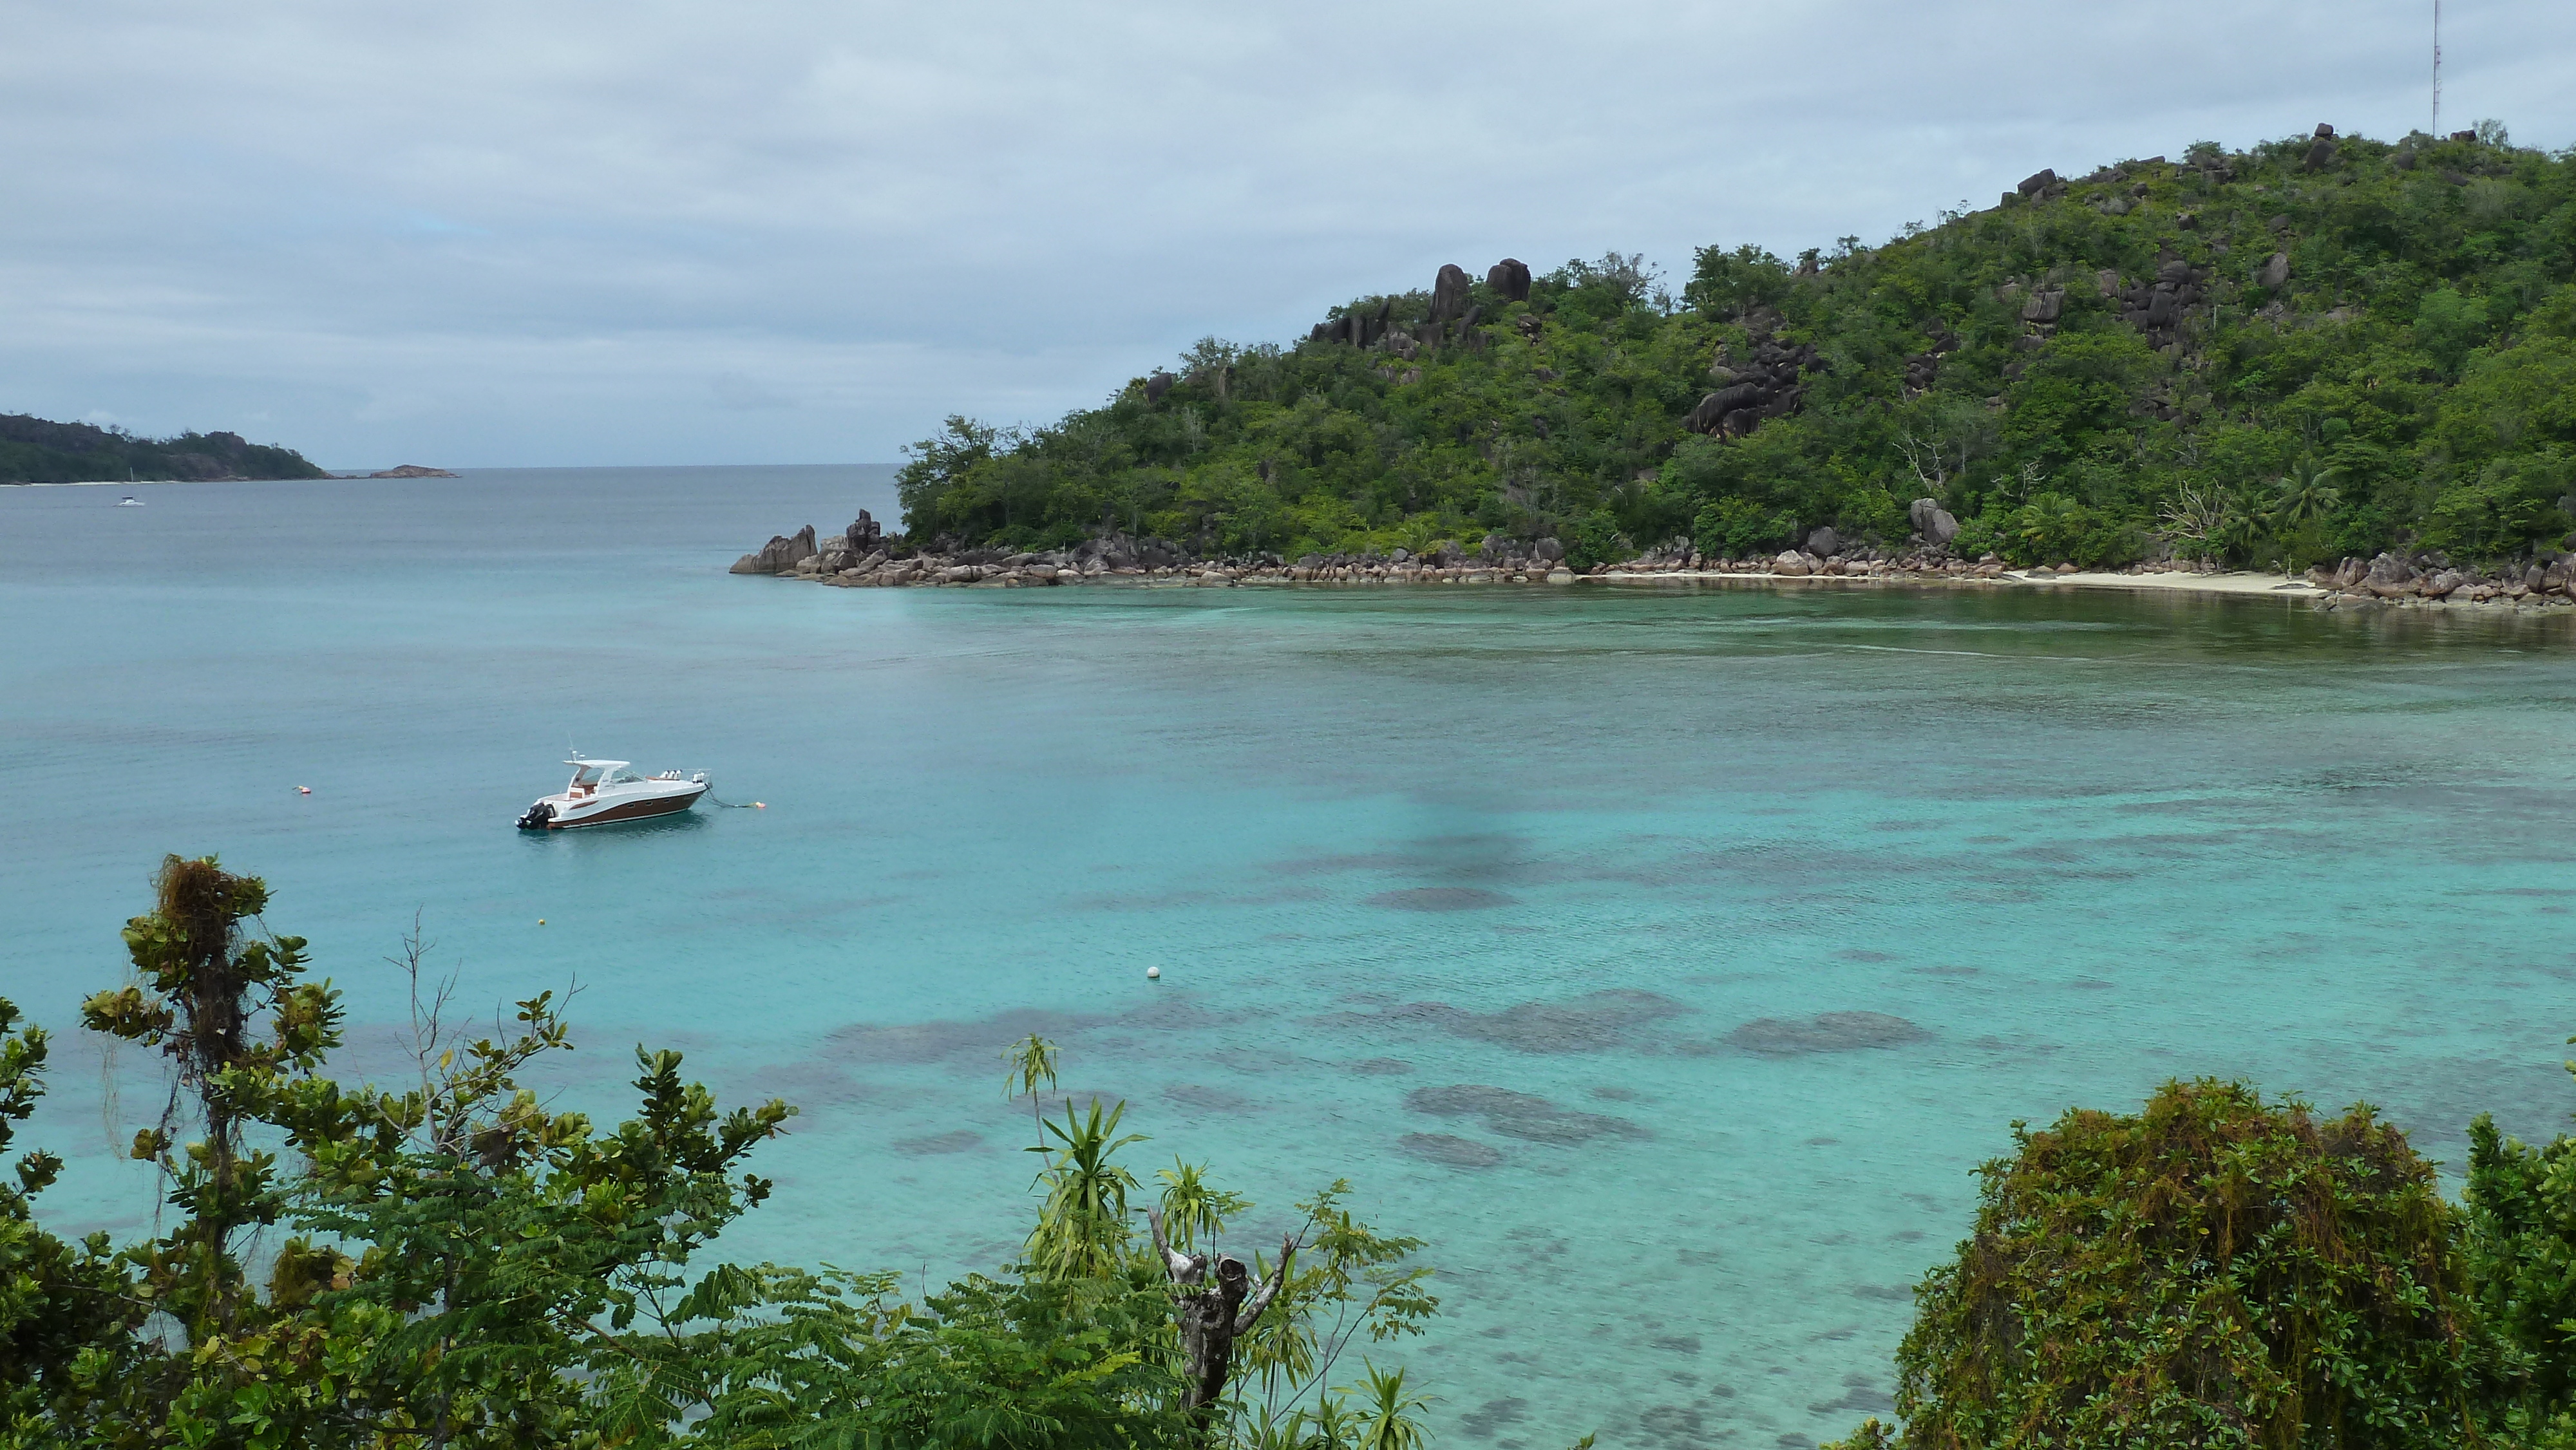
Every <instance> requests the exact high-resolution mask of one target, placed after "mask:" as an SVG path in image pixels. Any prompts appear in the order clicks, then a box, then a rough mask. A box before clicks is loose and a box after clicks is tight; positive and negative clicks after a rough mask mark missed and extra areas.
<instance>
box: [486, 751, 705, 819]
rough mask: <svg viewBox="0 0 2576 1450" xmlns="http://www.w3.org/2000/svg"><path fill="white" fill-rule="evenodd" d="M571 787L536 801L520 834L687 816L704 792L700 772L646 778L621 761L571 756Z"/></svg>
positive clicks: (524, 816)
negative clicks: (679, 815)
mask: <svg viewBox="0 0 2576 1450" xmlns="http://www.w3.org/2000/svg"><path fill="white" fill-rule="evenodd" d="M564 764H566V765H569V766H571V767H572V783H571V784H569V785H567V786H565V787H564V788H563V790H562V791H561V792H560V793H559V794H556V795H550V796H540V797H538V798H537V803H536V804H535V805H532V806H530V807H528V810H527V814H525V815H522V816H521V817H519V829H520V830H523V831H563V830H570V829H571V828H573V827H575V826H604V825H607V824H609V823H610V822H612V821H640V820H642V819H644V818H645V817H647V816H667V815H670V814H671V813H673V812H674V811H685V810H687V809H688V808H689V807H691V806H693V805H696V804H697V803H698V797H700V796H702V795H705V794H706V793H707V773H706V772H705V771H703V770H701V771H699V772H698V773H697V774H695V775H692V776H689V777H688V778H686V779H682V778H681V776H680V773H679V772H678V771H676V770H666V771H664V772H662V773H661V774H660V775H656V776H651V777H646V776H641V775H637V774H635V773H634V772H633V771H631V770H628V769H627V768H626V762H625V761H623V760H584V759H582V758H581V757H580V756H575V757H573V758H572V759H570V760H567V761H565V762H564Z"/></svg>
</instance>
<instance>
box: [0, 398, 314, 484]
mask: <svg viewBox="0 0 2576 1450" xmlns="http://www.w3.org/2000/svg"><path fill="white" fill-rule="evenodd" d="M328 477H330V475H329V474H327V473H325V472H323V471H322V470H321V469H319V468H316V467H314V466H313V464H312V463H311V462H310V461H309V460H307V459H306V458H305V456H304V455H303V454H301V453H298V452H296V451H295V450H294V449H291V448H279V447H275V446H272V445H269V444H263V443H252V442H249V441H247V440H245V439H244V438H243V437H242V436H241V435H240V434H238V433H221V432H218V433H182V434H180V435H179V436H177V437H175V438H138V437H136V436H135V435H133V434H131V433H128V432H126V431H125V430H124V429H122V428H114V427H109V428H101V427H99V426H97V425H96V424H92V423H51V422H47V421H46V420H45V419H42V418H33V417H29V416H27V415H26V414H23V413H5V414H0V483H89V482H134V483H145V482H151V481H154V480H161V479H213V478H328Z"/></svg>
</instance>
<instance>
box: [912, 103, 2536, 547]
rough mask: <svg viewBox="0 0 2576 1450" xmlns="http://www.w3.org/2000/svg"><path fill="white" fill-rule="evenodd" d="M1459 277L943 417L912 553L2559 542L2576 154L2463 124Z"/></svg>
mask: <svg viewBox="0 0 2576 1450" xmlns="http://www.w3.org/2000/svg"><path fill="white" fill-rule="evenodd" d="M1522 275H1523V276H1526V270H1525V269H1524V271H1523V273H1522ZM1459 283H1460V285H1462V286H1463V287H1464V289H1465V290H1464V293H1463V295H1455V296H1450V295H1442V294H1441V293H1440V292H1439V289H1434V290H1431V291H1405V292H1395V293H1385V294H1375V295H1371V296H1366V297H1362V298H1358V299H1355V300H1354V301H1352V302H1350V303H1348V304H1346V305H1344V306H1340V307H1336V308H1334V309H1332V312H1331V315H1330V317H1329V319H1328V320H1327V321H1326V322H1325V323H1324V324H1323V325H1321V326H1319V327H1317V328H1316V329H1315V330H1314V335H1313V336H1311V337H1309V338H1307V339H1305V340H1301V341H1298V342H1295V343H1292V344H1288V345H1274V344H1267V343H1263V344H1254V345H1249V346H1244V345H1237V344H1233V343H1227V342H1222V341H1219V340H1217V339H1214V338H1209V339H1205V340H1202V341H1201V342H1200V343H1198V344H1197V345H1196V346H1195V347H1193V348H1192V349H1191V350H1190V351H1189V352H1188V353H1187V354H1186V355H1185V356H1184V357H1182V358H1181V359H1180V361H1179V362H1178V363H1177V364H1176V365H1175V366H1174V367H1173V368H1172V369H1171V371H1170V372H1168V373H1165V372H1160V371H1159V370H1158V371H1157V372H1156V373H1155V374H1154V375H1152V376H1148V377H1140V378H1137V379H1135V380H1134V381H1132V382H1130V383H1129V384H1128V385H1127V386H1126V387H1124V388H1123V389H1121V390H1120V391H1119V392H1118V394H1117V395H1116V396H1114V397H1112V398H1110V399H1109V400H1108V401H1106V402H1105V403H1104V404H1102V405H1101V406H1099V407H1096V408H1086V409H1080V410H1077V411H1075V412H1073V413H1070V414H1068V415H1066V416H1065V417H1064V418H1062V419H1061V420H1059V421H1056V422H1053V423H1048V424H1043V425H1037V426H1020V427H1013V428H1008V429H1003V428H997V427H995V426H993V425H991V424H989V423H985V422H980V421H976V420H973V419H969V418H966V417H962V416H959V417H951V418H950V419H948V421H947V423H946V424H945V425H944V427H943V428H942V430H941V431H940V432H939V433H938V434H937V435H936V436H934V437H931V438H928V439H925V440H923V441H921V442H920V443H917V444H915V445H913V447H912V448H911V449H910V450H908V453H909V462H908V463H907V465H906V466H905V468H904V469H903V471H902V474H901V479H900V488H901V495H902V502H903V506H904V511H905V513H904V518H905V525H906V528H907V530H908V531H909V533H910V535H911V537H912V538H913V539H915V540H920V541H925V542H926V541H930V540H934V539H935V540H938V541H941V542H942V543H943V544H946V545H949V546H955V545H961V544H962V545H968V546H973V545H987V544H989V545H991V546H994V547H999V548H1022V549H1029V548H1046V547H1067V546H1071V545H1074V544H1076V543H1078V542H1079V541H1081V540H1083V539H1085V538H1087V537H1091V536H1096V535H1099V534H1101V533H1104V532H1107V531H1117V532H1122V533H1127V534H1132V535H1139V536H1158V537H1161V538H1164V539H1168V540H1171V541H1174V542H1175V543H1176V544H1178V545H1179V546H1180V547H1182V548H1184V549H1187V550H1191V551H1195V552H1198V553H1201V554H1208V555H1218V554H1222V555H1231V556H1251V555H1259V554H1271V555H1278V556H1283V557H1287V558H1295V557H1298V556H1300V555H1302V554H1305V553H1309V552H1321V553H1326V554H1330V553H1336V552H1339V553H1369V552H1376V553H1386V552H1389V551H1391V550H1393V549H1395V548H1398V547H1404V548H1409V549H1412V550H1413V551H1415V552H1423V551H1425V550H1427V549H1428V548H1430V547H1431V546H1432V545H1434V544H1435V543H1437V542H1439V541H1443V540H1463V541H1465V547H1466V548H1467V549H1468V550H1470V551H1472V550H1474V549H1475V548H1476V547H1477V546H1478V541H1479V540H1480V538H1483V537H1486V536H1496V535H1499V536H1500V537H1501V538H1502V539H1504V540H1510V541H1527V540H1535V539H1537V538H1540V537H1555V538H1557V539H1559V540H1560V541H1562V542H1563V544H1564V545H1565V547H1566V549H1567V552H1568V556H1569V557H1570V558H1571V559H1572V560H1573V562H1574V563H1575V564H1576V565H1577V567H1582V566H1584V565H1587V564H1589V563H1592V562H1597V561H1599V560H1601V559H1605V558H1609V557H1613V556H1616V555H1619V554H1621V553H1622V552H1624V551H1631V550H1636V549H1640V548H1643V547H1647V546H1651V545H1661V544H1666V543H1669V542H1671V541H1673V540H1675V539H1683V540H1687V541H1688V542H1690V543H1692V544H1694V545H1695V546H1696V547H1697V548H1698V549H1699V550H1700V551H1701V552H1703V553H1707V554H1712V555H1724V556H1730V557H1743V556H1746V555H1750V554H1757V553H1767V552H1770V551H1775V550H1778V549H1780V548H1783V547H1786V546H1789V545H1792V544H1795V543H1798V542H1801V541H1803V540H1805V539H1806V538H1807V536H1808V535H1809V533H1810V532H1812V531H1813V530H1814V529H1816V528H1818V527H1819V526H1824V525H1831V526H1833V527H1834V528H1835V529H1836V530H1837V531H1838V532H1839V533H1840V534H1841V535H1842V536H1843V537H1845V538H1853V539H1860V540H1863V541H1874V542H1876V543H1879V544H1881V545H1884V546H1887V547H1890V548H1902V547H1904V546H1905V545H1906V544H1907V541H1908V539H1909V537H1910V536H1911V535H1912V534H1913V532H1914V527H1915V526H1914V523H1913V521H1912V520H1911V519H1909V509H1908V506H1909V504H1910V503H1911V502H1912V501H1913V500H1915V499H1917V498H1930V499H1933V500H1935V501H1936V502H1937V503H1938V504H1939V505H1940V506H1941V507H1942V508H1944V509H1946V510H1947V511H1949V512H1950V513H1951V514H1952V515H1953V516H1954V517H1955V519H1956V520H1958V521H1959V522H1960V523H1961V524H1962V526H1963V527H1962V529H1961V532H1960V534H1959V536H1958V538H1957V539H1955V540H1953V541H1951V543H1950V547H1951V548H1952V549H1953V550H1955V551H1958V552H1961V553H1965V554H1967V555H1969V556H1971V557H1973V556H1977V555H1980V554H1983V553H1986V552H1993V553H1995V554H1997V555H1999V556H2001V557H2002V558H2005V559H2007V560H2010V561H2012V562H2016V563H2027V562H2046V561H2058V560H2071V561H2074V562H2079V563H2085V564H2120V563H2124V562H2127V561H2130V560H2135V559H2139V558H2142V557H2147V556H2182V557H2190V558H2207V559H2218V560H2225V561H2229V562H2233V563H2265V564H2268V563H2276V562H2277V563H2280V564H2283V565H2287V566H2290V567H2303V566H2305V565H2307V564H2309V563H2311V562H2314V561H2318V560H2324V559H2331V558H2336V557H2342V556H2367V555H2370V554H2373V553H2375V552H2378V551H2381V550H2414V551H2421V552H2442V553H2444V554H2445V555H2446V556H2457V557H2458V558H2460V559H2462V560H2464V561H2466V560H2501V559H2508V558H2522V557H2528V556H2530V555H2532V554H2534V553H2536V552H2537V553H2547V552H2554V551H2556V550H2558V549H2560V548H2562V547H2564V546H2565V545H2566V543H2567V535H2568V533H2569V531H2570V530H2571V529H2576V518H2571V514H2572V513H2576V496H2571V495H2576V157H2571V156H2570V155H2569V154H2565V153H2558V154H2549V153H2543V152H2540V151H2536V150H2532V149H2529V148H2521V147H2516V146H2514V145H2512V144H2511V143H2510V141H2509V138H2508V136H2507V134H2506V132H2505V129H2504V128H2503V127H2502V126H2501V125H2498V124H2495V123H2492V122H2489V123H2481V124H2480V126H2479V127H2478V128H2477V129H2476V130H2475V131H2474V132H2462V133H2458V134H2456V135H2453V136H2449V137H2440V138H2437V137H2432V136H2427V135H2422V134H2415V135H2410V136H2407V137H2404V138H2402V139H2400V140H2398V141H2395V142H2384V141H2377V140H2370V139H2366V138H2360V137H2344V138H2330V137H2323V136H2318V137H2306V136H2302V137H2294V138H2287V139H2283V140H2279V141H2273V142H2267V143H2264V144H2260V145H2256V146H2253V147H2251V148H2248V149H2245V150H2239V151H2230V150H2228V149H2226V148H2224V147H2222V146H2220V145H2217V144H2215V143H2210V142H2201V143H2196V144H2194V145H2192V146H2191V147H2189V148H2188V149H2187V150H2186V151H2185V152H2184V153H2183V154H2182V155H2181V156H2180V157H2179V158H2178V159H2169V158H2166V157H2151V158H2147V159H2143V160H2128V161H2122V162H2118V163H2116V164H2112V165H2107V166H2103V167H2101V168H2099V169H2097V170H2095V171H2093V172H2091V173H2089V174H2087V175H2085V176H2083V177H2081V178H2077V179H2068V180H2059V179H2058V178H2057V177H2056V176H2055V175H2054V173H2047V172H2044V173H2042V174H2041V175H2039V176H2035V177H2033V178H2031V179H2030V181H2029V182H2027V183H2025V185H2024V186H2023V187H2022V188H2021V189H2019V190H2017V191H2015V192H2013V193H2011V194H2008V195H2007V196H2005V197H2004V199H2003V201H2002V203H2001V204H1999V205H1995V206H1990V207H1987V208H1985V209H1983V210H1972V209H1971V208H1970V207H1969V205H1968V204H1967V203H1966V202H1961V203H1960V204H1959V206H1958V207H1957V208H1956V209H1954V210H1948V211H1944V212H1942V213H1941V214H1940V215H1939V216H1938V217H1937V218H1936V219H1935V221H1934V222H1933V223H1932V224H1930V225H1920V224H1917V225H1910V226H1908V227H1906V228H1905V229H1904V230H1903V232H1902V233H1901V234H1899V235H1897V236H1895V237H1892V238H1889V239H1888V240H1886V241H1885V242H1883V243H1881V244H1879V245H1876V246H1864V245H1862V244H1861V242H1860V239H1859V238H1857V237H1844V238H1842V239H1841V240H1840V241H1839V242H1837V243H1836V244H1834V245H1833V246H1832V247H1830V248H1817V249H1811V250H1809V251H1806V252H1804V253H1801V254H1800V255H1799V256H1797V257H1796V258H1794V259H1783V258H1781V257H1778V256H1775V255H1773V254H1772V253H1770V252H1767V251H1765V250H1763V249H1761V248H1759V247H1755V246H1750V245H1734V246H1729V245H1724V244H1711V245H1709V246H1706V247H1702V248H1700V249H1699V251H1698V253H1697V255H1696V257H1695V260H1694V264H1693V266H1692V268H1691V271H1690V273H1689V275H1688V276H1687V277H1685V278H1681V279H1679V285H1678V287H1677V288H1676V287H1674V286H1671V285H1668V284H1667V283H1666V281H1665V279H1664V278H1663V277H1662V276H1661V274H1660V273H1659V272H1658V271H1657V270H1656V269H1655V268H1654V267H1652V266H1650V265H1648V264H1647V263H1646V262H1645V261H1644V260H1643V259H1642V258H1640V257H1637V256H1633V255H1622V254H1619V253H1617V252H1612V253H1609V254H1607V255H1606V256H1604V257H1603V258H1602V259H1601V260H1599V261H1597V262H1583V261H1570V262H1567V263H1566V264H1564V265H1563V266H1561V267H1557V268H1555V269H1554V270H1552V271H1549V272H1546V273H1544V274H1543V275H1540V276H1537V277H1535V278H1532V279H1529V280H1528V281H1527V283H1526V286H1525V289H1524V287H1523V286H1522V285H1516V284H1515V281H1514V279H1513V278H1512V276H1511V273H1510V269H1509V268H1508V267H1502V266H1498V267H1497V268H1496V269H1495V273H1494V274H1492V275H1489V277H1488V279H1487V280H1486V281H1482V282H1477V281H1473V280H1472V279H1469V278H1464V277H1462V278H1460V279H1459ZM1524 290H1525V292H1526V295H1525V296H1524V295H1516V294H1520V293H1522V292H1523V291H1524ZM1458 304H1465V305H1466V306H1467V308H1468V309H1469V310H1466V311H1464V312H1463V313H1462V312H1457V311H1454V310H1453V309H1454V308H1455V307H1456V306H1457V305H1458ZM1355 337H1356V338H1360V339H1365V340H1366V345H1365V346H1355V345H1353V341H1352V339H1354V338H1355ZM1784 358H1785V359H1788V361H1787V362H1785V363H1784V362H1783V361H1782V360H1783V359H1784ZM1766 367H1767V368H1769V369H1770V370H1771V371H1770V374H1769V376H1770V377H1771V378H1772V381H1773V383H1774V384H1777V385H1778V386H1774V387H1772V388H1771V389H1770V390H1769V391H1767V392H1764V393H1763V396H1762V401H1761V404H1760V406H1752V407H1745V408H1744V410H1743V411H1730V410H1733V409H1736V408H1738V407H1739V406H1740V405H1741V404H1742V399H1741V398H1740V397H1739V396H1738V392H1739V391H1740V390H1741V389H1743V388H1744V387H1746V386H1748V385H1747V384H1746V383H1745V382H1744V381H1743V380H1744V379H1745V378H1747V377H1756V378H1758V377H1761V376H1763V375H1764V374H1763V372H1762V370H1763V369H1764V368H1766ZM1784 368H1785V369H1786V370H1787V371H1785V372H1784V371H1783V369H1784Z"/></svg>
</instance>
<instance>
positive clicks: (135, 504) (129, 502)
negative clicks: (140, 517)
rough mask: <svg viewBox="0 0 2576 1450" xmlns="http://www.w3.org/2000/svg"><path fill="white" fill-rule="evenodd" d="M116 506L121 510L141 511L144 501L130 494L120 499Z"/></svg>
mask: <svg viewBox="0 0 2576 1450" xmlns="http://www.w3.org/2000/svg"><path fill="white" fill-rule="evenodd" d="M116 506H117V507H118V508H121V509H139V508H141V507H143V500H141V499H139V498H136V497H135V496H134V495H132V494H130V493H129V494H127V495H126V496H125V497H123V498H121V499H118V500H117V501H116Z"/></svg>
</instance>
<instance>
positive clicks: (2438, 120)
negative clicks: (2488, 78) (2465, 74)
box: [2433, 0, 2442, 140]
mask: <svg viewBox="0 0 2576 1450" xmlns="http://www.w3.org/2000/svg"><path fill="white" fill-rule="evenodd" d="M2441 135H2442V0H2433V136H2434V138H2435V139H2436V140H2439V139H2440V138H2441Z"/></svg>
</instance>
